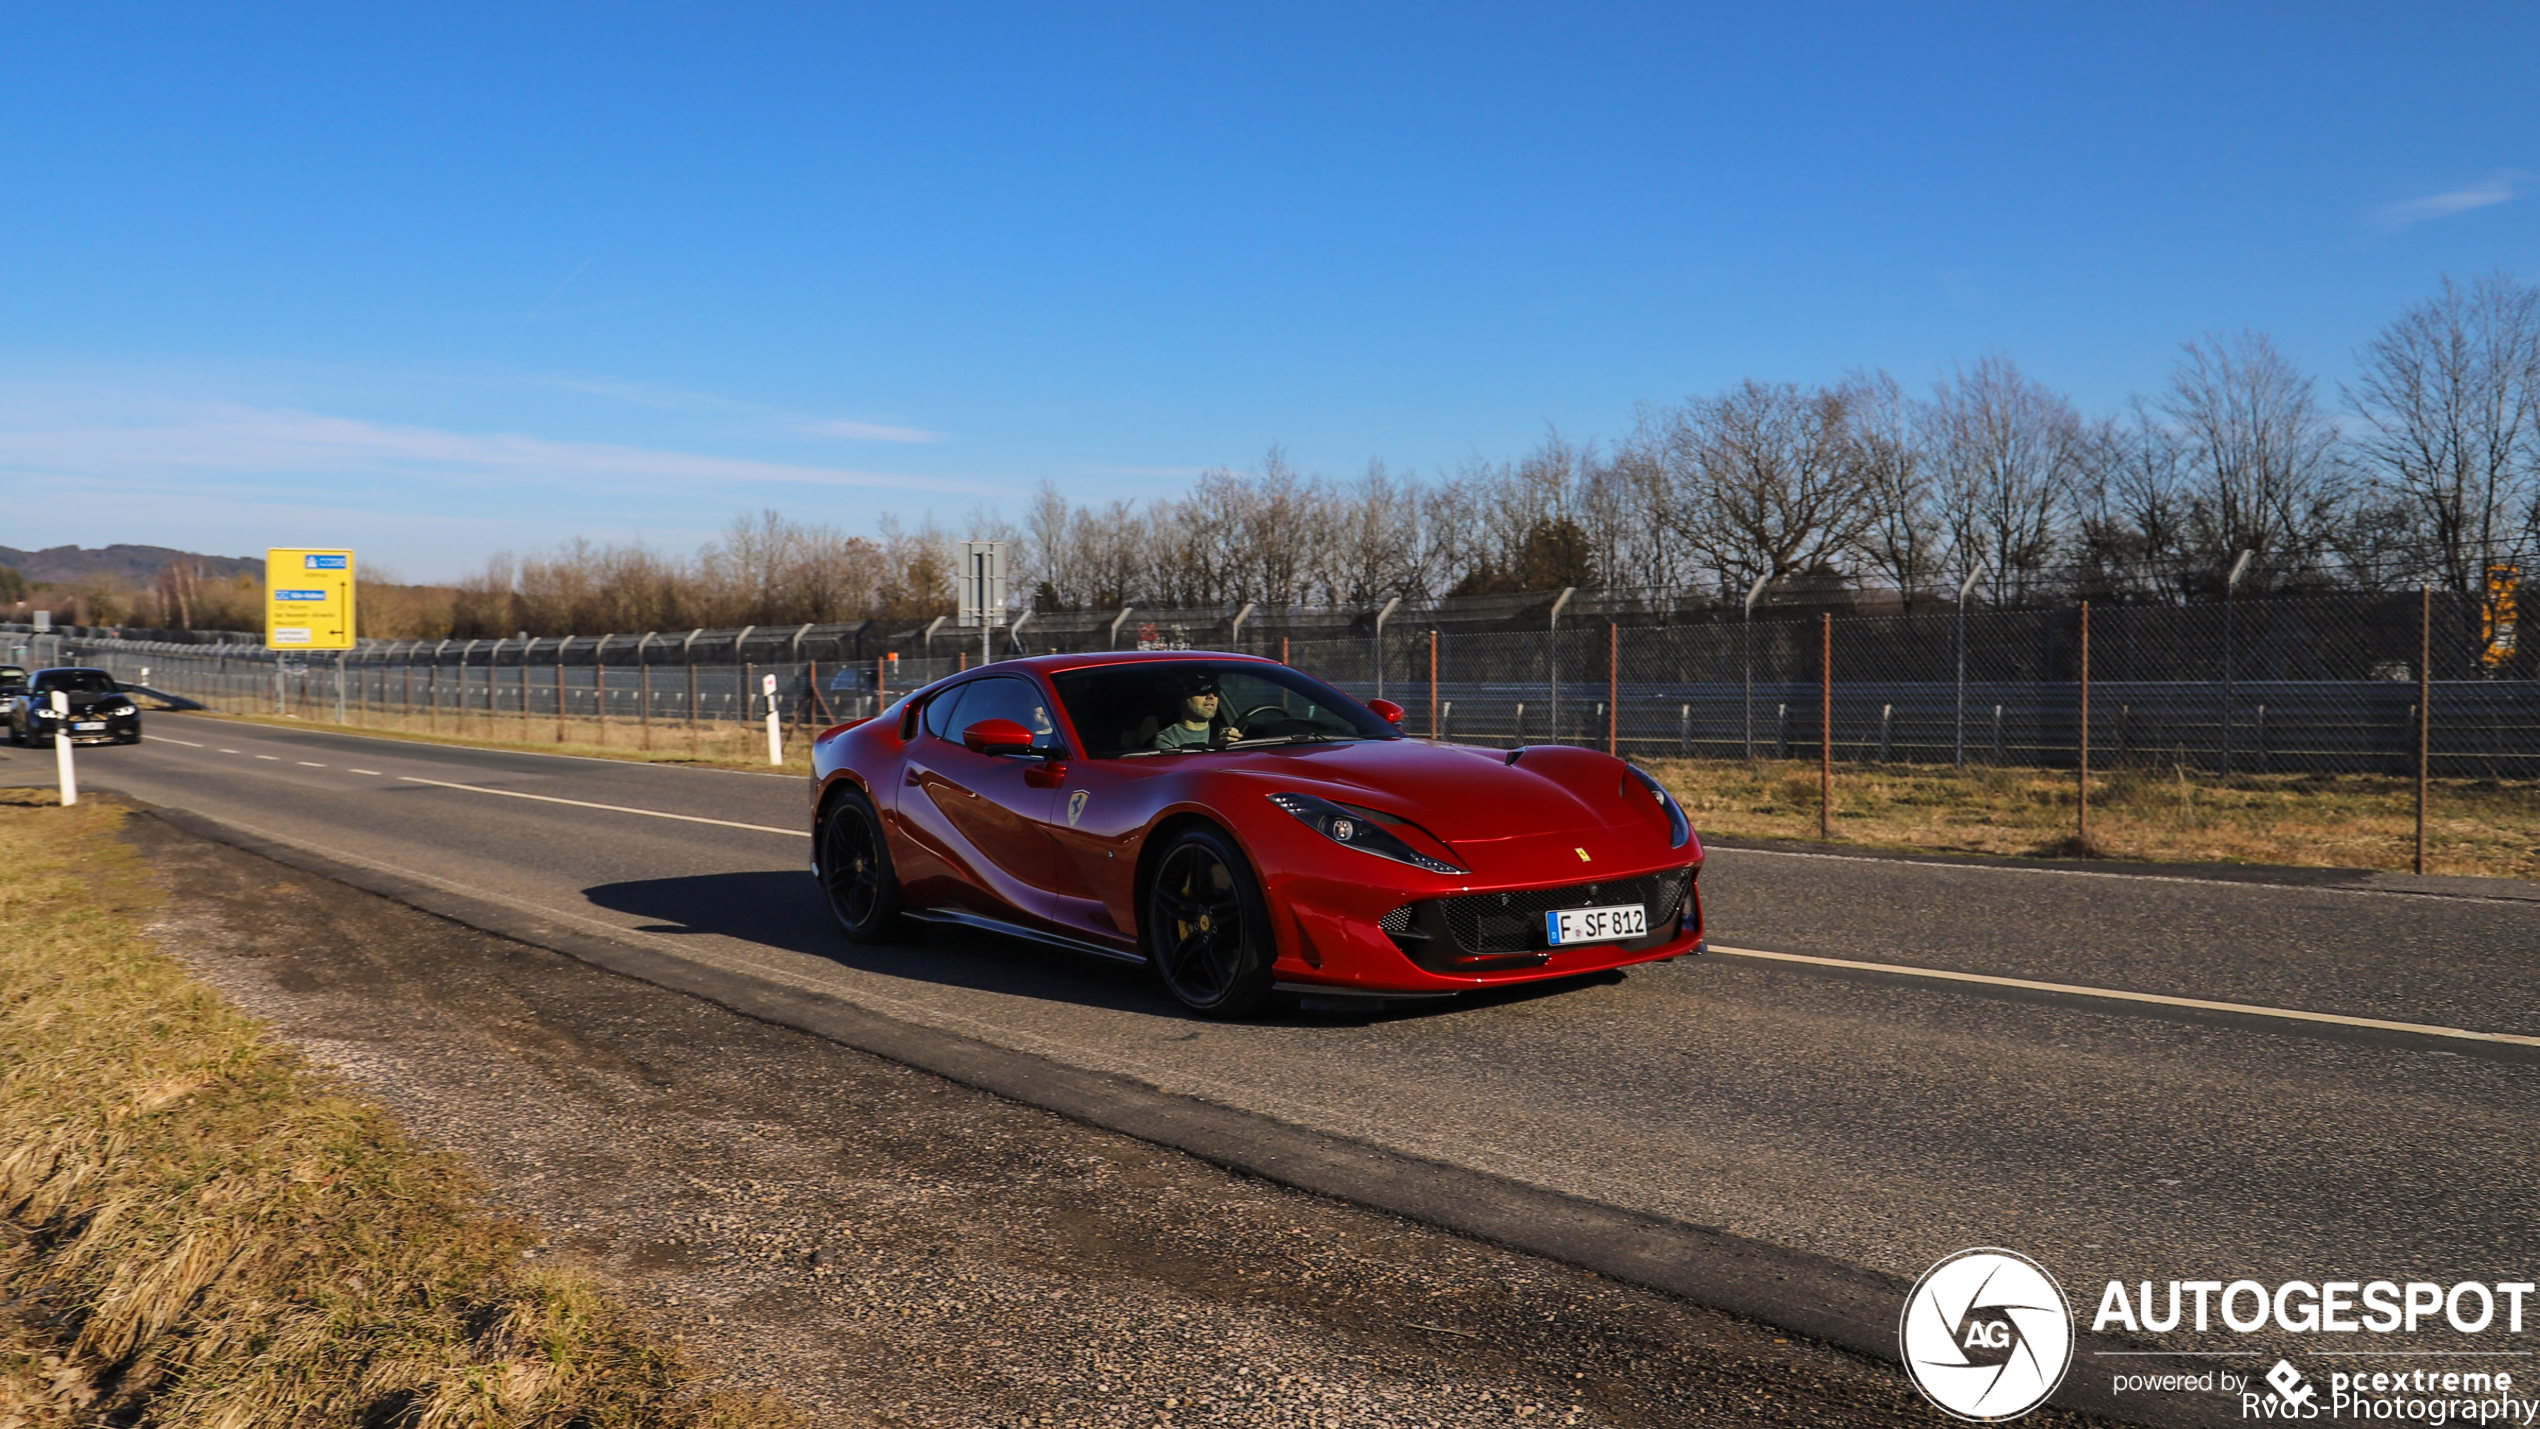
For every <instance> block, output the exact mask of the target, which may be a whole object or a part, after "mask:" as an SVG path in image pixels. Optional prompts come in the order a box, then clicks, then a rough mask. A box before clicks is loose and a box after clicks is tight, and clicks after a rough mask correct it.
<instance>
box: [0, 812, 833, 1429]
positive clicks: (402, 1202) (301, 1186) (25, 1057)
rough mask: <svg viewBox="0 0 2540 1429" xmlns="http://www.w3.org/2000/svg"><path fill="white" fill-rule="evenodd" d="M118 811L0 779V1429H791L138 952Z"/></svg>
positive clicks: (151, 955) (143, 945)
mask: <svg viewBox="0 0 2540 1429" xmlns="http://www.w3.org/2000/svg"><path fill="white" fill-rule="evenodd" d="M121 817H122V815H121V813H120V812H119V811H118V810H116V809H115V808H113V807H111V806H109V805H106V804H102V803H98V802H95V801H91V802H88V803H83V804H82V805H80V806H79V807H77V808H74V809H63V808H60V807H58V806H56V805H55V804H54V799H53V796H52V794H51V793H49V792H45V791H31V790H0V1052H5V1057H6V1061H5V1072H4V1073H0V1288H4V1289H5V1292H6V1297H5V1299H0V1426H12V1429H14V1426H19V1425H28V1426H33V1425H50V1424H65V1425H67V1424H74V1423H78V1424H85V1423H96V1422H112V1423H126V1424H167V1425H177V1424H182V1425H189V1426H192V1425H201V1426H219V1427H220V1429H245V1426H251V1425H253V1426H266V1425H302V1424H306V1425H320V1424H325V1425H356V1424H360V1425H379V1426H387V1425H398V1426H413V1429H427V1426H428V1427H429V1429H440V1426H457V1425H505V1426H509V1425H520V1426H528V1425H552V1426H565V1425H588V1426H593V1429H597V1426H603V1425H623V1426H656V1425H658V1426H695V1427H696V1429H706V1426H730V1429H743V1426H753V1429H754V1426H760V1425H775V1424H783V1423H792V1422H794V1420H793V1419H792V1418H791V1416H789V1415H787V1414H785V1413H784V1412H783V1411H781V1410H779V1409H777V1408H775V1407H773V1406H768V1405H761V1404H752V1403H742V1402H739V1401H736V1400H732V1399H729V1398H725V1397H718V1396H715V1395H710V1394H705V1393H701V1392H699V1391H698V1390H697V1389H696V1388H695V1384H696V1375H695V1373H694V1371H693V1370H692V1369H691V1368H690V1367H688V1366H687V1365H685V1364H684V1363H683V1362H682V1361H681V1359H680V1358H679V1356H678V1355H677V1353H676V1352H675V1351H673V1350H672V1349H670V1348H669V1347H667V1346H665V1345H663V1344H661V1343H659V1342H657V1341H656V1340H654V1339H653V1338H652V1337H650V1336H649V1335H648V1334H646V1332H645V1331H644V1330H643V1329H642V1328H641V1327H640V1326H638V1325H637V1324H635V1323H634V1322H633V1321H632V1320H631V1319H630V1318H629V1316H628V1315H627V1313H626V1312H625V1311H624V1310H623V1309H621V1308H620V1307H619V1306H617V1305H616V1304H615V1303H614V1302H613V1301H612V1300H611V1298H610V1297H609V1295H608V1294H607V1293H606V1292H605V1291H604V1290H603V1289H602V1288H600V1287H599V1286H598V1285H597V1284H596V1283H595V1282H594V1281H593V1280H592V1279H591V1278H590V1277H588V1276H587V1275H584V1274H581V1273H579V1272H576V1271H573V1270H571V1269H548V1268H535V1269H533V1268H531V1267H530V1266H528V1265H526V1264H524V1263H523V1261H522V1260H521V1255H520V1253H521V1251H522V1250H523V1249H525V1248H526V1247H527V1246H528V1245H529V1244H530V1243H531V1242H532V1241H533V1239H534V1236H533V1233H532V1232H530V1231H529V1230H528V1229H527V1228H525V1227H523V1226H520V1225H517V1224H512V1223H508V1222H505V1221H502V1220H499V1219H497V1218H494V1217H492V1216H489V1215H487V1214H485V1213H483V1212H482V1211H480V1210H479V1209H477V1205H476V1201H475V1194H474V1187H473V1186H472V1184H471V1182H470V1180H469V1178H468V1175H467V1173H466V1172H465V1171H464V1170H463V1169H462V1168H461V1167H460V1166H459V1165H458V1164H457V1163H455V1162H454V1161H452V1160H450V1159H449V1158H447V1157H444V1156H440V1155H437V1154H434V1153H431V1152H428V1151H425V1150H423V1149H421V1148H419V1147H417V1146H415V1145H414V1144H412V1143H411V1142H409V1141H408V1140H407V1139H406V1138H405V1136H404V1135H403V1134H402V1133H401V1132H400V1131H399V1130H398V1128H397V1127H396V1125H395V1124H394V1123H393V1122H392V1121H391V1120H390V1119H389V1118H388V1116H387V1115H386V1114H385V1113H384V1112H382V1111H380V1110H379V1109H377V1108H376V1107H374V1106H371V1105H369V1104H367V1103H365V1102H363V1101H361V1100H359V1099H358V1098H355V1097H353V1096H350V1095H348V1094H346V1092H345V1091H344V1090H343V1089H342V1088H341V1087H340V1086H338V1085H337V1084H336V1083H335V1082H333V1081H332V1080H331V1079H329V1078H328V1077H326V1076H324V1075H323V1074H321V1073H319V1072H317V1071H315V1070H313V1069H312V1068H310V1067H309V1066H308V1065H306V1064H305V1063H304V1062H303V1061H302V1060H301V1059H300V1058H299V1057H298V1056H297V1055H296V1054H295V1053H293V1052H291V1051H290V1050H288V1049H286V1048H284V1047H282V1046H281V1045H279V1044H277V1043H276V1042H274V1041H273V1040H271V1039H270V1038H269V1037H268V1036H267V1034H266V1033H265V1031H264V1029H263V1028H262V1027H261V1026H259V1025H258V1024H257V1023H255V1022H254V1021H253V1020H251V1019H249V1018H247V1017H246V1016H244V1015H243V1014H241V1013H239V1012H237V1011H235V1010H234V1009H232V1008H230V1007H229V1006H228V1005H227V1004H226V1003H224V1002H223V1001H222V1000H221V999H220V998H219V997H218V996H217V995H216V994H215V993H213V992H212V991H211V990H210V989H209V988H207V987H205V986H204V985H203V984H201V983H199V982H197V981H195V980H194V979H193V978H191V977H190V976H188V975H187V974H186V973H185V972H184V970H183V969H182V968H180V967H179V966H178V965H177V964H176V963H175V962H173V961H172V960H170V959H168V958H167V957H165V956H164V955H162V954H160V953H158V952H156V951H154V950H152V949H151V948H150V947H149V945H148V941H147V939H146V937H145V935H144V933H143V930H142V922H141V919H142V916H143V915H144V914H145V913H146V911H147V908H148V906H149V904H150V901H151V893H150V890H149V887H148V884H147V883H146V881H145V879H144V877H143V876H142V874H141V871H140V869H139V867H138V864H137V861H136V860H135V858H134V857H133V856H132V855H131V854H130V853H129V852H128V851H127V850H126V849H125V848H124V846H123V845H122V844H121V843H120V842H119V841H117V840H116V839H115V838H114V837H113V833H114V829H115V827H116V824H117V821H118V820H119V819H120V818H121Z"/></svg>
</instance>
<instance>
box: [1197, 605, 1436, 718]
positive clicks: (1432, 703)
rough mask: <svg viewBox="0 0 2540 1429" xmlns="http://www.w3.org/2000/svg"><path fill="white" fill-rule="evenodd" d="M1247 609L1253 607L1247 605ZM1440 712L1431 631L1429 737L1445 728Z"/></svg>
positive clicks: (1434, 649) (1432, 632)
mask: <svg viewBox="0 0 2540 1429" xmlns="http://www.w3.org/2000/svg"><path fill="white" fill-rule="evenodd" d="M1245 609H1247V610H1249V609H1251V607H1250V606H1246V607H1245ZM1441 719H1442V717H1441V716H1440V715H1439V713H1438V633H1437V632H1436V631H1435V630H1432V631H1430V632H1429V738H1431V739H1437V738H1439V737H1440V735H1441V732H1442V731H1443V730H1444V729H1445V725H1444V724H1443V723H1442V722H1441Z"/></svg>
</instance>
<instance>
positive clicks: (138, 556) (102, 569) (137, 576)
mask: <svg viewBox="0 0 2540 1429" xmlns="http://www.w3.org/2000/svg"><path fill="white" fill-rule="evenodd" d="M178 561H183V562H185V563H187V564H189V565H192V566H194V567H195V568H196V569H198V570H200V571H201V572H202V573H203V575H204V576H205V577H206V578H208V579H212V580H220V579H223V578H225V577H228V576H236V575H253V576H262V575H263V574H264V573H265V563H264V558H263V557H261V556H253V557H251V556H205V555H198V554H196V553H195V552H192V551H172V550H169V549H168V548H167V547H165V546H101V547H99V548H98V549H96V550H93V551H92V550H89V549H87V548H85V547H82V546H48V547H46V548H45V549H43V550H41V551H20V550H16V549H13V548H11V547H8V546H0V566H9V567H11V568H13V569H15V570H16V571H17V572H18V574H20V575H23V576H25V577H26V578H27V579H28V580H30V581H33V582H36V583H38V584H43V585H77V584H78V583H79V582H81V581H84V580H87V579H88V578H90V577H91V576H104V577H106V578H107V579H108V580H112V581H119V582H121V583H123V584H125V585H133V586H146V585H148V584H150V583H151V582H152V581H154V580H156V579H157V578H158V575H159V572H160V571H161V570H162V569H164V568H166V567H167V566H169V565H171V564H173V563H175V562H178Z"/></svg>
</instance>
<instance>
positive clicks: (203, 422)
mask: <svg viewBox="0 0 2540 1429" xmlns="http://www.w3.org/2000/svg"><path fill="white" fill-rule="evenodd" d="M0 470H10V471H18V472H23V473H29V474H46V475H58V476H78V475H102V474H106V473H115V474H119V475H123V476H126V477H132V476H138V475H142V474H146V473H151V472H157V473H162V474H167V475H175V474H178V473H226V474H229V475H230V476H231V477H233V478H234V479H237V480H239V481H241V482H242V483H243V484H247V485H251V486H260V487H269V486H271V485H272V484H273V478H276V477H280V476H283V475H284V474H306V475H319V474H332V475H335V476H338V477H396V478H405V479H413V478H418V477H428V478H430V479H432V480H435V481H438V482H443V483H454V484H457V485H469V484H476V483H485V484H499V485H503V486H511V485H516V484H518V483H522V482H532V483H538V484H543V485H548V486H571V487H582V488H588V489H593V490H598V491H624V490H627V489H628V488H630V487H640V488H648V489H651V488H690V489H693V488H695V487H698V486H701V485H702V486H731V487H740V488H748V487H753V486H769V485H782V486H827V487H860V488H871V489H877V490H899V491H924V492H943V493H949V494H970V495H998V494H1004V493H1005V488H1004V487H1003V486H1001V485H998V484H995V483H989V482H977V481H963V480H948V479H945V478H940V477H929V476H915V475H909V474H905V473H898V472H880V471H864V470H856V469H851V468H846V467H830V466H813V465H806V464H802V463H793V462H773V461H760V460H756V459H752V458H747V457H728V456H716V455H711V454H707V453H700V452H684V451H670V450H663V449H659V448H651V447H634V446H621V445H617V444H613V443H607V442H575V441H554V440H550V439H547V438H544V437H532V436H523V435H520V434H517V433H510V432H497V433H488V434H478V433H469V432H454V431H446V430H441V429H438V428H432V427H420V426H396V425H390V424H386V423H379V422H369V421H363V420H361V419H358V418H352V417H334V416H328V415H325V414H323V413H316V412H301V411H288V410H268V409H259V408H249V407H235V406H231V407H218V408H208V409H197V410H196V411H194V412H192V413H190V414H187V415H184V416H178V417H173V418H172V419H169V420H164V421H161V422H159V423H156V424H151V425H133V424H116V423H100V424H94V425H81V426H60V427H46V426H34V425H0ZM260 478H261V479H260Z"/></svg>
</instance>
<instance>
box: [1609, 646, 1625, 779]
mask: <svg viewBox="0 0 2540 1429" xmlns="http://www.w3.org/2000/svg"><path fill="white" fill-rule="evenodd" d="M1622 728H1623V627H1622V625H1621V623H1620V622H1617V621H1612V620H1609V621H1607V622H1605V752H1606V753H1608V754H1614V755H1619V754H1621V753H1622V747H1621V738H1620V736H1621V733H1622Z"/></svg>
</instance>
